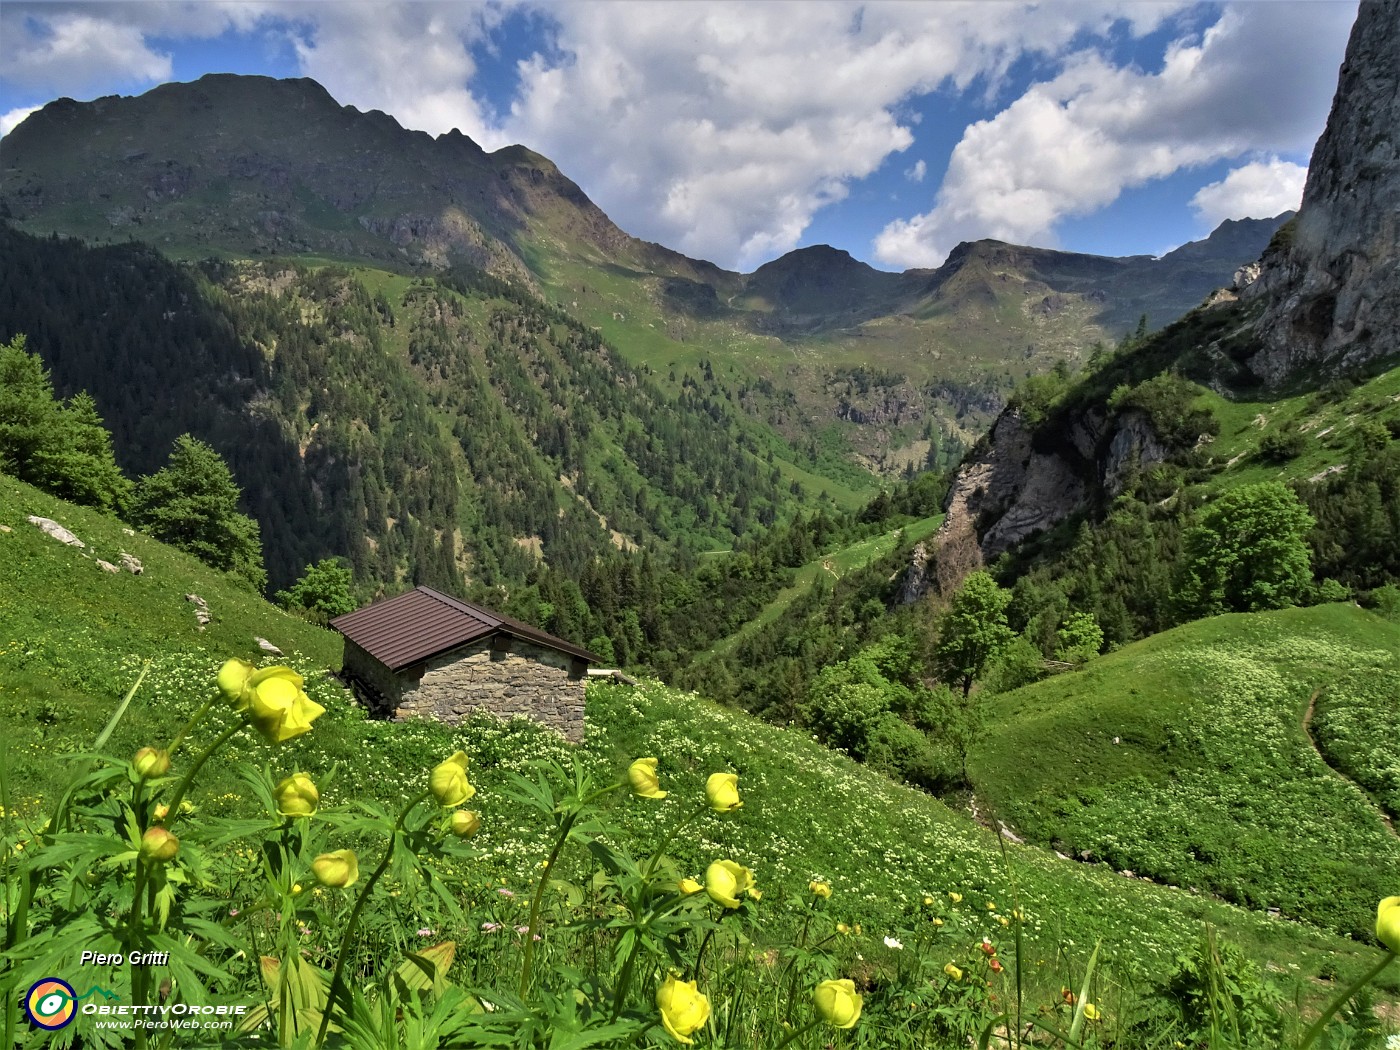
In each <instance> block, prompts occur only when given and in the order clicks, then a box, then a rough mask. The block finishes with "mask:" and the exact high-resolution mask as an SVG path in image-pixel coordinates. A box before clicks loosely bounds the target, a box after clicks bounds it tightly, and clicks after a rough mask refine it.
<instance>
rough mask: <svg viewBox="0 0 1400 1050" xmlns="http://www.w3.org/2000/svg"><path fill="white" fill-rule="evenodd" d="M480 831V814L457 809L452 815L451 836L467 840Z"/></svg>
mask: <svg viewBox="0 0 1400 1050" xmlns="http://www.w3.org/2000/svg"><path fill="white" fill-rule="evenodd" d="M480 830H481V814H480V813H476V812H473V811H472V810H470V809H459V810H457V811H456V812H454V813H453V814H452V834H454V835H456V836H457V837H458V838H459V839H469V838H471V837H472V836H473V835H475V834H476V833H477V832H478V831H480Z"/></svg>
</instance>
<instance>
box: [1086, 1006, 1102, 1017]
mask: <svg viewBox="0 0 1400 1050" xmlns="http://www.w3.org/2000/svg"><path fill="white" fill-rule="evenodd" d="M1084 1016H1085V1017H1086V1018H1088V1019H1089V1020H1090V1021H1097V1020H1098V1019H1099V1018H1100V1017H1102V1016H1103V1015H1102V1014H1100V1013H1099V1008H1098V1007H1097V1006H1095V1005H1094V1004H1093V1003H1085V1004H1084Z"/></svg>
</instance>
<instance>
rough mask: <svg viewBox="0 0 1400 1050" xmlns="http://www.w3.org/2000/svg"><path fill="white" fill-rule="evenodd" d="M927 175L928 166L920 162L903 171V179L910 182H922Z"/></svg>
mask: <svg viewBox="0 0 1400 1050" xmlns="http://www.w3.org/2000/svg"><path fill="white" fill-rule="evenodd" d="M927 174H928V165H927V164H925V163H924V162H923V161H922V160H918V161H915V162H914V166H913V167H912V168H907V169H905V172H904V177H905V178H906V179H908V180H909V181H910V182H923V181H924V176H925V175H927Z"/></svg>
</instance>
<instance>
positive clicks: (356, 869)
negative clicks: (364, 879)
mask: <svg viewBox="0 0 1400 1050" xmlns="http://www.w3.org/2000/svg"><path fill="white" fill-rule="evenodd" d="M311 871H312V873H313V874H314V875H315V876H316V881H317V882H319V883H320V884H321V885H322V886H331V887H333V888H335V889H340V890H343V889H346V888H348V887H350V886H353V885H355V882H356V880H358V879H359V877H360V861H359V858H358V857H356V856H355V851H354V850H349V849H338V850H336V851H335V852H334V853H322V854H321V855H320V856H319V857H317V858H316V859H315V860H313V861H312V862H311Z"/></svg>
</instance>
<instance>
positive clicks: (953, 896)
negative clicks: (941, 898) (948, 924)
mask: <svg viewBox="0 0 1400 1050" xmlns="http://www.w3.org/2000/svg"><path fill="white" fill-rule="evenodd" d="M948 899H949V900H950V901H952V902H953V903H954V904H961V903H962V894H961V893H949V894H948Z"/></svg>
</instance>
